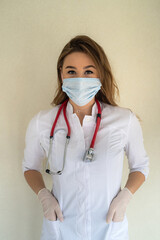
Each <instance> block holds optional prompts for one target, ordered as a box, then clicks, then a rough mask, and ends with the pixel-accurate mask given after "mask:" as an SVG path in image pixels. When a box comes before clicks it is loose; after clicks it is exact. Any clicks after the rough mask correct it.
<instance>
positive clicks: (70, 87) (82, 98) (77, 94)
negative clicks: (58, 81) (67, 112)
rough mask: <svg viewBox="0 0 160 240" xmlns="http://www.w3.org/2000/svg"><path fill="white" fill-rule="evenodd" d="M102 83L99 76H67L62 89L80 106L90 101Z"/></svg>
mask: <svg viewBox="0 0 160 240" xmlns="http://www.w3.org/2000/svg"><path fill="white" fill-rule="evenodd" d="M101 86H102V84H101V82H100V79H99V78H65V79H63V84H62V90H63V92H65V93H66V94H67V96H68V97H69V98H70V99H71V100H72V101H73V102H74V103H75V104H77V105H78V106H84V105H86V104H87V103H89V102H90V101H91V100H92V98H93V97H94V96H95V95H96V93H97V92H98V91H99V90H100V88H101Z"/></svg>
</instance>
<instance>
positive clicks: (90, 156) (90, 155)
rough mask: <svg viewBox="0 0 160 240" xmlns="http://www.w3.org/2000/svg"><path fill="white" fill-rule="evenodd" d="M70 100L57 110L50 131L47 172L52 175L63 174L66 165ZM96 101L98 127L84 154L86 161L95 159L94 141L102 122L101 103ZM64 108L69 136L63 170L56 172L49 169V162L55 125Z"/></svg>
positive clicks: (69, 131) (69, 130)
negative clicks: (67, 111) (68, 105)
mask: <svg viewBox="0 0 160 240" xmlns="http://www.w3.org/2000/svg"><path fill="white" fill-rule="evenodd" d="M68 100H69V99H67V100H65V101H64V102H63V103H62V104H61V106H60V108H59V110H58V112H57V115H56V118H55V120H54V123H53V126H52V129H51V132H50V145H49V151H48V159H47V163H46V173H48V174H51V175H56V174H58V175H61V174H62V172H63V170H64V166H65V161H66V151H67V146H68V144H69V140H70V134H71V129H70V125H69V122H68V119H67V117H66V106H67V103H68ZM95 101H96V104H97V107H98V113H97V118H96V128H95V132H94V135H93V138H92V142H91V145H90V148H89V149H88V150H87V151H86V153H85V155H84V158H83V161H84V162H92V161H93V160H94V143H95V140H96V136H97V132H98V129H99V125H100V122H101V106H100V103H99V101H98V100H97V99H95ZM62 108H63V115H64V118H65V121H66V124H67V127H68V133H67V136H66V142H65V148H64V155H63V167H62V170H59V171H56V172H55V171H51V170H49V169H48V164H49V159H50V157H51V156H52V143H53V133H54V129H55V126H56V123H57V120H58V118H59V115H60V113H61V110H62ZM51 162H52V161H51Z"/></svg>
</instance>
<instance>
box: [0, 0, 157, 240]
mask: <svg viewBox="0 0 160 240" xmlns="http://www.w3.org/2000/svg"><path fill="white" fill-rule="evenodd" d="M159 26H160V1H159V0H152V1H151V0H150V1H149V0H134V1H133V0H132V1H131V0H119V1H118V0H113V1H112V0H110V1H107V0H69V1H67V0H27V1H25V0H10V1H9V0H8V1H7V0H6V1H5V0H4V1H3V0H0V74H1V77H0V81H1V84H0V86H1V88H0V90H1V92H0V98H1V101H0V107H1V108H0V109H1V111H0V112H1V114H0V145H1V150H0V151H1V167H0V189H1V190H0V239H1V240H17V239H21V240H28V239H34V240H38V239H39V238H40V232H41V224H42V216H43V215H42V211H41V206H40V204H39V202H38V199H37V196H36V195H35V194H34V192H33V191H32V190H31V189H30V188H29V186H28V185H27V183H26V181H25V179H24V176H23V173H22V167H21V164H22V159H23V151H24V138H25V133H26V128H27V125H28V123H29V121H30V120H31V118H32V117H33V116H34V115H35V114H36V113H38V112H39V111H40V110H43V109H50V108H51V107H52V106H51V105H50V103H51V101H52V99H53V96H54V92H55V86H56V81H57V80H56V79H57V76H56V63H57V58H58V56H59V54H60V51H61V50H62V48H63V47H64V45H65V44H66V43H67V42H68V41H69V40H70V39H71V38H72V37H74V36H76V35H78V34H86V35H88V36H90V37H91V38H93V39H94V40H95V41H97V42H98V43H99V44H100V45H101V46H102V47H103V49H104V50H105V52H106V55H107V56H108V59H109V61H110V64H111V66H112V71H113V74H114V76H115V78H116V81H117V83H118V86H119V89H120V101H119V103H118V104H119V105H120V106H122V107H128V108H131V109H132V110H133V111H134V112H135V113H136V114H138V115H139V116H140V118H141V119H142V122H141V125H142V129H143V136H144V144H145V149H146V151H147V153H148V155H149V158H150V173H149V176H148V179H147V181H146V182H145V183H144V184H143V185H142V186H141V187H140V188H139V189H138V191H137V192H136V193H135V194H134V197H133V199H132V201H131V202H130V203H129V205H128V207H127V217H128V221H129V235H130V240H135V239H136V240H142V239H145V240H151V239H154V240H159V239H160V228H159V219H160V207H159V203H160V191H159V182H160V174H159V169H160V161H159V149H160V124H159V123H160V94H159V90H160V81H159V76H160V67H159V63H160V27H159ZM127 176H128V164H127V159H126V158H125V159H124V174H123V181H122V186H124V184H125V182H126V180H127ZM44 179H45V182H46V185H47V187H49V188H50V186H51V180H50V177H48V176H46V174H44Z"/></svg>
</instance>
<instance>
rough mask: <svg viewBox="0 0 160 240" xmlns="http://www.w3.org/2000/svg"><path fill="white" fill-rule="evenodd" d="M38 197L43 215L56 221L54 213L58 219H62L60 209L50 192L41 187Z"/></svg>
mask: <svg viewBox="0 0 160 240" xmlns="http://www.w3.org/2000/svg"><path fill="white" fill-rule="evenodd" d="M37 195H38V199H39V200H40V202H41V204H42V208H43V213H44V217H45V218H46V219H48V220H50V221H56V215H57V217H58V218H59V220H60V221H61V222H62V221H63V215H62V211H61V209H60V206H59V204H58V202H57V200H56V198H55V197H54V196H53V195H52V193H51V192H50V191H49V190H48V189H47V188H43V189H41V190H40V191H39V192H38V194H37Z"/></svg>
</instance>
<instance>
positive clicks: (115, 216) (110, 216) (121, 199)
mask: <svg viewBox="0 0 160 240" xmlns="http://www.w3.org/2000/svg"><path fill="white" fill-rule="evenodd" d="M132 196H133V194H132V193H131V192H130V190H129V189H128V188H126V187H125V188H123V190H121V191H120V192H119V193H118V194H117V196H116V197H115V198H114V199H113V200H112V202H111V204H110V207H109V210H108V213H107V218H106V221H107V223H110V222H111V221H113V222H121V221H123V219H124V215H125V212H126V208H127V204H128V203H129V201H130V200H131V198H132Z"/></svg>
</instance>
